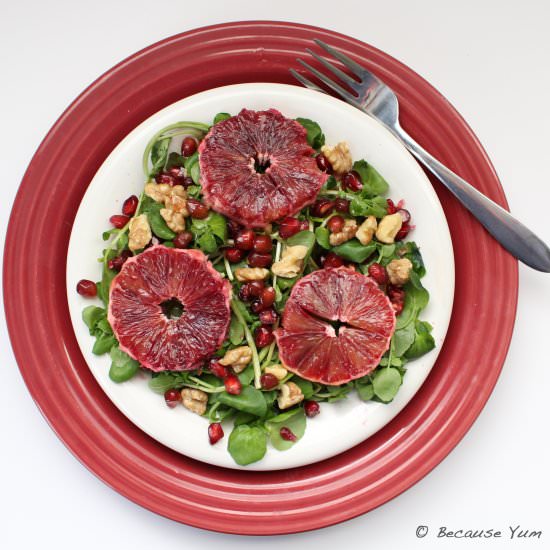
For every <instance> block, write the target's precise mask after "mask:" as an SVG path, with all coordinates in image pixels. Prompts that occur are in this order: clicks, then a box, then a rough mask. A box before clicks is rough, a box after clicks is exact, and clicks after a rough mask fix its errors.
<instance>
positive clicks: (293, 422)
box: [265, 407, 306, 451]
mask: <svg viewBox="0 0 550 550" xmlns="http://www.w3.org/2000/svg"><path fill="white" fill-rule="evenodd" d="M265 426H266V428H267V429H268V431H269V437H270V439H271V444H272V445H273V447H275V448H276V449H277V450H279V451H286V450H287V449H290V447H292V445H294V444H295V443H296V442H297V441H299V440H300V439H301V438H302V437H303V435H304V433H305V431H306V415H305V413H304V409H302V407H299V408H297V409H293V410H291V411H288V412H286V413H283V414H280V415H278V416H275V417H274V418H271V419H269V420H268V421H267V422H266V423H265ZM283 427H284V428H288V429H289V430H290V431H291V432H292V433H293V434H294V435H295V436H296V441H287V440H286V439H283V438H282V437H281V428H283Z"/></svg>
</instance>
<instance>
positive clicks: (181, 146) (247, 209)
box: [77, 109, 435, 465]
mask: <svg viewBox="0 0 550 550" xmlns="http://www.w3.org/2000/svg"><path fill="white" fill-rule="evenodd" d="M325 141H326V140H325V136H324V134H323V131H322V129H321V128H320V126H319V125H318V124H317V123H316V122H314V121H312V120H309V119H303V118H298V119H296V120H292V119H289V118H286V117H285V116H283V115H282V114H281V113H279V112H278V111H276V110H274V109H270V110H267V111H250V110H247V109H243V110H242V111H241V113H239V114H238V115H235V116H231V115H230V114H228V113H219V114H218V115H216V117H215V118H214V120H213V123H212V124H205V123H202V122H177V123H174V124H172V125H170V126H168V127H166V128H163V129H162V130H160V131H159V132H157V133H156V134H155V135H154V136H152V138H151V140H150V141H149V143H148V144H147V146H146V148H145V151H144V154H143V171H144V181H145V183H144V187H143V191H142V192H141V194H140V195H139V196H131V197H128V198H127V199H126V200H125V201H124V203H123V206H122V212H121V213H120V214H114V215H113V216H112V217H111V218H110V224H111V226H112V227H111V228H110V229H108V230H106V231H105V232H104V233H103V240H104V241H105V243H106V244H105V248H104V250H103V252H102V255H101V258H100V260H99V262H100V265H101V272H102V273H101V278H100V281H99V282H94V281H92V280H87V279H83V280H81V281H79V282H78V284H77V292H78V293H79V294H80V295H81V296H84V297H87V298H91V299H92V298H96V297H97V298H98V299H99V300H100V301H101V302H102V305H101V306H99V305H90V306H88V307H86V308H85V309H84V310H83V313H82V317H83V321H84V323H85V324H86V325H87V327H88V328H89V331H90V334H91V335H92V336H93V337H94V338H95V343H94V346H93V349H92V351H93V353H94V354H96V355H102V354H107V353H108V354H109V355H110V358H111V362H112V364H111V368H110V371H109V376H110V378H111V380H112V381H113V382H114V383H123V382H125V381H127V380H130V379H131V378H132V377H134V376H135V375H136V373H138V372H140V371H141V372H146V373H148V375H149V376H150V380H149V387H150V388H151V390H152V391H154V392H156V393H158V394H160V395H161V396H163V397H164V402H165V404H166V405H167V406H168V407H171V408H175V407H179V406H183V407H185V408H186V409H188V410H189V411H191V412H193V413H196V414H199V415H201V416H202V417H204V419H205V437H208V438H209V441H210V443H211V444H212V445H215V444H217V443H218V442H219V441H220V440H222V439H226V441H227V449H228V452H229V453H230V454H231V456H232V458H233V459H234V461H235V462H236V463H237V464H239V465H247V464H250V463H253V462H256V461H258V460H261V459H262V458H263V457H264V455H265V453H266V451H267V448H268V444H271V445H272V446H273V447H274V448H276V449H278V450H280V451H283V450H287V449H289V448H290V447H292V446H293V445H294V444H296V443H297V442H298V441H299V440H300V439H301V438H302V437H303V436H304V433H305V430H306V425H307V419H312V418H314V417H316V416H317V415H319V414H320V413H321V406H320V404H321V403H327V404H329V403H334V402H337V401H340V400H343V399H346V398H347V397H348V396H349V395H350V394H352V393H356V394H357V395H358V396H359V398H360V399H361V400H363V401H377V402H382V403H389V402H391V401H392V400H393V399H394V397H395V395H396V394H397V392H398V391H399V388H400V386H401V385H402V382H403V377H404V375H405V372H406V368H407V366H408V362H409V361H411V360H413V359H415V358H417V357H420V356H421V355H423V354H425V353H427V352H429V351H430V350H431V349H433V348H434V346H435V343H434V339H433V337H432V335H431V330H432V327H431V325H430V324H429V323H428V322H426V321H424V320H421V319H420V314H421V312H422V310H423V309H424V308H425V307H426V305H427V304H428V300H429V294H428V291H427V290H426V289H425V288H424V287H423V285H422V283H421V279H422V277H423V276H424V275H425V273H426V269H425V266H424V263H423V260H422V256H421V253H420V250H419V248H418V246H417V245H416V243H415V242H414V241H411V240H407V238H408V236H409V233H410V232H411V231H412V230H413V229H414V226H413V225H412V223H411V214H410V212H409V211H408V210H407V209H406V208H405V204H404V202H403V201H402V200H400V201H395V200H393V199H391V198H388V194H389V186H388V183H387V182H386V181H385V180H384V178H383V177H382V176H381V175H380V174H379V173H378V172H377V171H376V169H375V168H374V167H373V166H372V165H371V164H369V163H368V160H365V159H353V158H352V156H351V153H350V149H349V146H348V145H347V143H346V142H345V141H341V142H339V143H336V144H327V143H325ZM163 406H164V405H163ZM229 430H230V434H229V436H228V437H227V438H226V437H225V432H226V431H229Z"/></svg>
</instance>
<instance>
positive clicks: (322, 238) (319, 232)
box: [315, 227, 330, 250]
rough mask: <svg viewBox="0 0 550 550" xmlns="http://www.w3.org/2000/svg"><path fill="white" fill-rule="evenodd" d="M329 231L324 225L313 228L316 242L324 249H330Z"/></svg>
mask: <svg viewBox="0 0 550 550" xmlns="http://www.w3.org/2000/svg"><path fill="white" fill-rule="evenodd" d="M329 236H330V231H329V230H328V229H327V228H326V227H318V228H317V229H316V230H315V239H316V240H317V244H318V245H319V246H320V247H322V248H324V249H325V250H330V242H329Z"/></svg>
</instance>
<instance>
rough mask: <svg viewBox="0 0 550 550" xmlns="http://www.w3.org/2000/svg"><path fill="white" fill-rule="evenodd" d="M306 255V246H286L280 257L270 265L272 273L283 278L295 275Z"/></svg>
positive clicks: (299, 270) (300, 269)
mask: <svg viewBox="0 0 550 550" xmlns="http://www.w3.org/2000/svg"><path fill="white" fill-rule="evenodd" d="M306 255H307V247H305V246H303V245H301V244H298V245H296V246H287V247H286V248H285V249H284V250H283V253H282V255H281V259H280V260H279V261H278V262H275V263H274V264H273V265H272V266H271V271H272V273H273V274H274V275H277V276H278V277H283V278H291V277H296V275H298V274H299V273H300V272H301V271H302V267H303V265H304V261H303V260H304V258H305V257H306Z"/></svg>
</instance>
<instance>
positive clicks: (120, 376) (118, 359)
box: [109, 346, 139, 382]
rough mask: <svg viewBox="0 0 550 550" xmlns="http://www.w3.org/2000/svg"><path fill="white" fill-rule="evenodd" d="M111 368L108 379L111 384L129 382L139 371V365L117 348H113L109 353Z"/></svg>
mask: <svg viewBox="0 0 550 550" xmlns="http://www.w3.org/2000/svg"><path fill="white" fill-rule="evenodd" d="M110 355H111V361H112V363H111V368H110V369H109V378H110V379H111V380H112V381H113V382H125V381H126V380H130V378H132V377H133V376H134V375H135V374H136V372H137V371H138V369H139V363H138V362H137V361H135V360H134V359H132V358H131V357H130V356H129V355H128V354H127V353H124V352H123V351H122V350H121V349H120V348H119V347H118V346H114V347H113V348H112V349H111V352H110Z"/></svg>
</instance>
